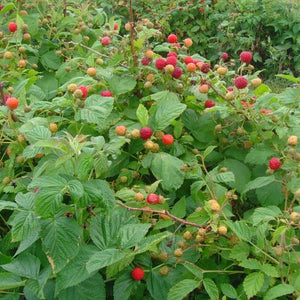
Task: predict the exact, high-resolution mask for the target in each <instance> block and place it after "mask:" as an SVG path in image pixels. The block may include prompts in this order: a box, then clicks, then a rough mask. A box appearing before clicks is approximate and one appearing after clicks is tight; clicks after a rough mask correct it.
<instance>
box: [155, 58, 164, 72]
mask: <svg viewBox="0 0 300 300" xmlns="http://www.w3.org/2000/svg"><path fill="white" fill-rule="evenodd" d="M166 65H167V63H166V60H165V59H164V58H162V57H160V58H158V59H157V60H156V61H155V67H156V69H157V70H162V69H163V68H164V67H165V66H166Z"/></svg>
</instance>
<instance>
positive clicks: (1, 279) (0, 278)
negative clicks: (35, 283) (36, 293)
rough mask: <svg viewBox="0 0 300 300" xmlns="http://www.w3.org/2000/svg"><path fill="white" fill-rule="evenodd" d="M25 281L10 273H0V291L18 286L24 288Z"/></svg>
mask: <svg viewBox="0 0 300 300" xmlns="http://www.w3.org/2000/svg"><path fill="white" fill-rule="evenodd" d="M25 283H26V280H23V281H22V279H21V278H20V277H19V276H16V275H14V274H11V273H4V272H3V273H0V291H2V290H8V289H14V288H17V287H20V286H24V285H25Z"/></svg>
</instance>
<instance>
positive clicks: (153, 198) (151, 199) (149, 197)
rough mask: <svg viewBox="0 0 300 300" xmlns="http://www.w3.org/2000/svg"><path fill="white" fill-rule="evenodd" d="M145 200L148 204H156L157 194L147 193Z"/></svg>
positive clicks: (157, 201)
mask: <svg viewBox="0 0 300 300" xmlns="http://www.w3.org/2000/svg"><path fill="white" fill-rule="evenodd" d="M147 202H148V203H149V204H158V203H159V196H158V195H156V194H149V195H147Z"/></svg>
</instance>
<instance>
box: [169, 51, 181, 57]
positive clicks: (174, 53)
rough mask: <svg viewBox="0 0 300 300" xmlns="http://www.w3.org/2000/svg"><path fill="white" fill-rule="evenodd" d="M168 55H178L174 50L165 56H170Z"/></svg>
mask: <svg viewBox="0 0 300 300" xmlns="http://www.w3.org/2000/svg"><path fill="white" fill-rule="evenodd" d="M170 56H175V57H177V56H178V55H177V53H176V52H169V53H168V55H167V57H170Z"/></svg>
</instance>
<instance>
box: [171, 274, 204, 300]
mask: <svg viewBox="0 0 300 300" xmlns="http://www.w3.org/2000/svg"><path fill="white" fill-rule="evenodd" d="M200 284H201V281H197V280H192V279H184V280H182V281H179V282H178V283H176V284H175V285H174V286H172V287H171V288H170V290H169V292H168V298H167V300H177V299H178V300H179V299H180V300H181V299H183V298H184V297H185V296H186V295H187V294H189V293H190V292H192V291H193V290H194V289H196V288H197V287H198V286H199V285H200Z"/></svg>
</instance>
